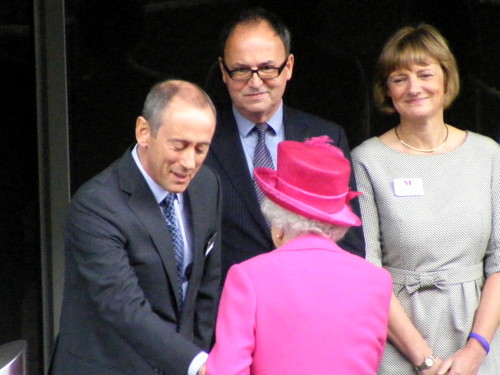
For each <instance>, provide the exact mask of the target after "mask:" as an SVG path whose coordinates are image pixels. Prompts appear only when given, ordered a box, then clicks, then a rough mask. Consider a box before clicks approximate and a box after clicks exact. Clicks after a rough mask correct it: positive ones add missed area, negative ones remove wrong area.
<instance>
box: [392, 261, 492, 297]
mask: <svg viewBox="0 0 500 375" xmlns="http://www.w3.org/2000/svg"><path fill="white" fill-rule="evenodd" d="M385 269H386V270H387V271H389V272H390V273H391V276H392V281H393V283H394V284H400V285H404V286H405V288H406V291H407V292H408V293H409V294H413V293H415V292H416V291H417V290H419V289H422V288H438V289H445V288H446V287H447V286H448V285H452V284H461V283H465V282H467V281H474V280H477V279H480V278H482V277H483V276H484V269H483V263H482V262H481V263H479V264H476V265H474V266H468V267H462V268H451V269H448V270H440V271H432V272H415V271H410V270H403V269H399V268H392V267H385Z"/></svg>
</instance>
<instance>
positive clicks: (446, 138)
mask: <svg viewBox="0 0 500 375" xmlns="http://www.w3.org/2000/svg"><path fill="white" fill-rule="evenodd" d="M398 126H399V125H398ZM398 126H396V127H395V128H394V132H395V133H396V137H398V139H399V141H400V142H401V143H402V144H403V145H405V146H406V147H408V148H409V149H410V150H413V151H418V152H434V151H437V150H439V149H440V148H441V147H443V146H444V144H445V143H446V141H447V140H448V134H449V131H448V125H446V124H444V126H445V128H446V137H444V141H443V143H441V144H440V145H439V146H438V147H436V148H431V149H429V150H423V149H421V148H416V147H413V146H410V145H409V144H408V143H406V142H405V141H403V140H402V139H401V137H400V136H399V134H398Z"/></svg>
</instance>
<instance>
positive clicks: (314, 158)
mask: <svg viewBox="0 0 500 375" xmlns="http://www.w3.org/2000/svg"><path fill="white" fill-rule="evenodd" d="M330 142H332V140H331V139H330V138H329V137H327V136H322V137H315V138H311V139H310V140H307V141H305V142H295V141H283V142H280V144H279V145H278V168H277V170H272V169H269V168H263V167H259V168H255V171H254V174H255V178H256V180H257V184H258V185H259V187H260V189H261V190H262V192H263V193H264V194H265V195H266V197H268V198H269V199H270V200H271V201H273V202H274V203H276V204H278V205H280V206H281V207H283V208H285V209H287V210H289V211H291V212H294V213H296V214H299V215H302V216H304V217H307V218H309V219H314V220H318V221H323V222H326V223H330V224H335V225H341V226H359V225H361V220H360V219H359V217H357V216H356V215H355V214H354V213H353V212H352V211H351V208H350V207H349V205H348V203H349V201H350V200H351V199H352V198H354V197H356V196H358V195H360V194H361V193H359V192H356V191H349V179H350V175H351V165H350V163H349V160H347V159H346V158H345V157H344V154H343V152H342V150H340V149H339V148H337V147H335V146H332V145H331V144H330Z"/></svg>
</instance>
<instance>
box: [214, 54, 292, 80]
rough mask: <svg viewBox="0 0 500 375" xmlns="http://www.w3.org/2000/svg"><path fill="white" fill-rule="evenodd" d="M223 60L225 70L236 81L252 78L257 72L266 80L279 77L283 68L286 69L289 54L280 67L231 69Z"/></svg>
mask: <svg viewBox="0 0 500 375" xmlns="http://www.w3.org/2000/svg"><path fill="white" fill-rule="evenodd" d="M221 62H222V66H223V67H224V70H225V71H226V72H227V74H229V77H231V79H234V80H235V81H248V80H249V79H250V78H252V76H253V74H254V73H257V75H258V76H259V78H260V79H262V80H266V79H273V78H276V77H279V75H280V74H281V72H282V71H283V69H285V66H286V63H287V62H288V56H287V58H286V59H285V61H284V62H283V64H281V65H280V66H279V67H278V68H275V67H274V66H262V67H260V68H257V69H249V68H236V69H233V70H229V68H228V67H227V65H226V63H225V62H224V60H222V59H221Z"/></svg>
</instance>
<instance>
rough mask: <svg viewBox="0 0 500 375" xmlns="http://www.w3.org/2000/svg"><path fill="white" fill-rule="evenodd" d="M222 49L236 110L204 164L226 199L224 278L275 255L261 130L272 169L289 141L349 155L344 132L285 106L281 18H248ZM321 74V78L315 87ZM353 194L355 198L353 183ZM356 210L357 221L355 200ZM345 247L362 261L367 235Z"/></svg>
mask: <svg viewBox="0 0 500 375" xmlns="http://www.w3.org/2000/svg"><path fill="white" fill-rule="evenodd" d="M220 42H221V45H220V49H221V57H219V66H220V70H221V72H222V79H223V81H224V83H225V84H226V86H227V90H228V92H229V96H230V97H231V101H232V106H231V107H230V108H224V110H223V111H220V112H219V116H218V119H217V129H216V133H215V135H214V139H213V143H212V147H211V150H210V153H209V156H208V158H207V164H208V165H210V166H211V167H212V168H213V169H214V170H215V171H216V172H217V173H218V175H219V177H220V179H221V183H222V191H223V195H224V200H223V213H222V273H223V278H224V277H225V274H226V273H227V271H228V269H229V267H230V266H231V265H233V264H235V263H239V262H241V261H244V260H246V259H249V258H251V257H253V256H255V255H258V254H261V253H264V252H267V251H270V250H272V249H273V248H274V245H273V242H272V239H271V233H270V230H269V228H268V225H267V223H266V221H265V219H264V217H263V215H262V212H261V210H260V206H259V201H258V196H257V194H256V191H255V185H254V182H253V167H254V164H255V160H254V154H256V153H255V149H256V147H257V144H258V135H257V134H256V131H255V128H256V124H264V123H265V124H267V125H268V130H267V132H266V135H265V143H266V146H267V148H268V150H269V153H270V156H271V158H272V161H273V164H274V167H275V166H276V161H277V160H276V153H277V151H276V150H277V145H278V143H279V142H280V141H282V140H285V139H286V140H296V141H302V140H304V139H306V138H310V137H315V136H321V135H328V136H329V137H330V138H331V139H332V140H333V141H334V143H335V145H336V146H338V147H340V148H341V149H342V150H343V151H344V154H345V156H346V157H348V158H350V152H349V146H348V142H347V138H346V135H345V133H344V130H343V129H342V128H341V127H340V126H338V125H336V124H334V123H332V122H329V121H326V120H323V119H320V118H318V117H315V116H313V115H310V114H307V113H304V112H302V111H298V110H295V109H292V108H290V107H287V106H286V105H284V104H283V100H282V97H283V94H284V92H285V88H286V85H287V82H288V81H289V80H290V79H291V77H292V70H293V64H294V56H293V54H291V53H290V32H289V30H288V28H287V27H286V26H285V25H284V24H283V22H282V21H281V20H280V19H279V18H278V17H277V16H276V15H274V14H273V13H270V12H268V11H265V10H263V9H260V8H257V9H250V10H247V11H244V12H243V13H241V14H240V15H238V17H237V18H235V20H233V21H232V22H230V23H229V24H228V25H227V27H226V28H225V29H224V30H223V32H222V34H221V37H220ZM305 63H307V62H305ZM325 69H327V67H325ZM323 73H324V72H318V79H321V74H323ZM311 84H314V82H311ZM325 95H328V93H325ZM311 100H314V98H311ZM350 187H351V189H352V190H356V184H355V180H354V176H353V175H351V183H350ZM351 204H352V208H353V210H354V212H355V213H356V214H357V215H358V216H359V214H360V212H359V203H358V201H357V199H354V200H353V201H352V203H351ZM340 246H342V247H343V248H344V249H346V250H348V251H350V252H352V253H355V254H358V255H360V256H364V239H363V232H362V229H361V228H352V229H351V230H350V231H349V232H348V234H347V235H346V237H345V239H344V240H342V242H341V243H340Z"/></svg>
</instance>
